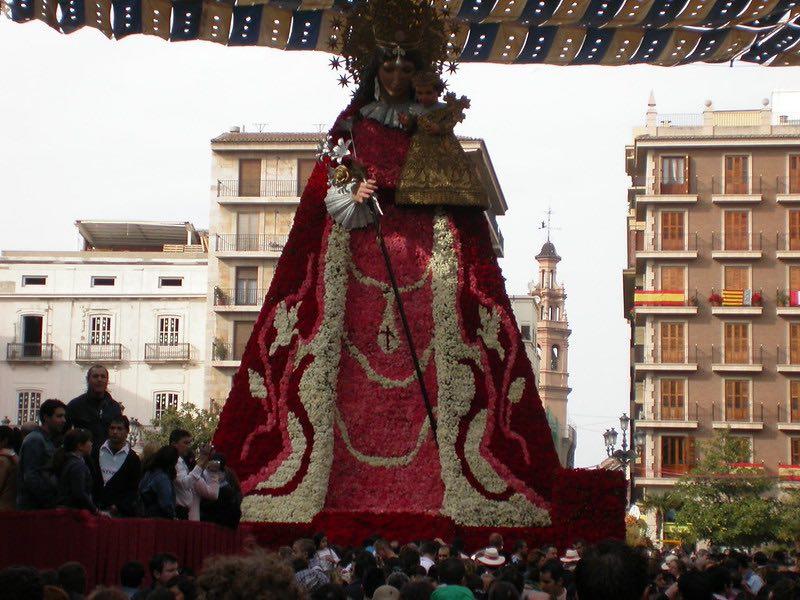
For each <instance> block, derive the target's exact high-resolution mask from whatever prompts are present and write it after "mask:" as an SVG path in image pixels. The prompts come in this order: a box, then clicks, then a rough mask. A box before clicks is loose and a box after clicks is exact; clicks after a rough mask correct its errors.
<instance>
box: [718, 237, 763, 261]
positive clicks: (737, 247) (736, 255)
mask: <svg viewBox="0 0 800 600" xmlns="http://www.w3.org/2000/svg"><path fill="white" fill-rule="evenodd" d="M761 237H762V236H761V233H750V234H748V233H726V234H721V233H712V234H711V257H712V258H717V259H724V260H729V259H750V260H753V259H759V258H761V247H762V244H761Z"/></svg>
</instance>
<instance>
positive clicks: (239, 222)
mask: <svg viewBox="0 0 800 600" xmlns="http://www.w3.org/2000/svg"><path fill="white" fill-rule="evenodd" d="M236 249H237V250H258V213H248V212H241V213H237V215H236Z"/></svg>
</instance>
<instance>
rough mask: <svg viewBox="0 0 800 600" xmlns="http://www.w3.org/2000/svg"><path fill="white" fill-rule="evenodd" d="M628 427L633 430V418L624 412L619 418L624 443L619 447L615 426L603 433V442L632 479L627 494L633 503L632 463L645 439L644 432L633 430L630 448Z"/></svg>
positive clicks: (608, 451)
mask: <svg viewBox="0 0 800 600" xmlns="http://www.w3.org/2000/svg"><path fill="white" fill-rule="evenodd" d="M628 427H631V429H632V430H633V429H634V428H633V426H632V424H631V418H630V417H629V416H628V415H627V413H622V416H621V417H620V418H619V428H620V431H621V432H622V445H621V447H620V448H619V449H618V448H617V439H619V433H617V430H616V429H614V428H613V427H612V428H611V429H606V430H605V432H604V433H603V442H604V443H605V445H606V454H607V455H608V456H609V457H612V458H615V459H616V460H617V461H619V463H620V464H621V465H622V467H623V468H624V469H625V471H626V474H627V475H628V478H629V480H630V485H629V486H628V490H627V496H628V504H630V503H631V500H632V499H633V468H632V466H631V463H632V462H633V461H635V460H636V457H637V456H638V455H637V453H636V447H637V446H638V445H639V444H641V443H642V441H643V437H644V436H643V434H642V433H641V432H639V431H632V432H631V434H632V435H631V447H630V448H628Z"/></svg>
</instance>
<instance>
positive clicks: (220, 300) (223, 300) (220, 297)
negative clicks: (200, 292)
mask: <svg viewBox="0 0 800 600" xmlns="http://www.w3.org/2000/svg"><path fill="white" fill-rule="evenodd" d="M214 304H216V305H217V306H225V305H227V304H228V296H227V294H225V292H223V291H222V288H221V287H219V286H218V285H217V286H214Z"/></svg>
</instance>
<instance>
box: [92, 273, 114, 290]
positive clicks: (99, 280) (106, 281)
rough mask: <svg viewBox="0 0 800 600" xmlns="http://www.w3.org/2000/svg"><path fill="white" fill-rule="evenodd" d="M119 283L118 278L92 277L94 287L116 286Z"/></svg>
mask: <svg viewBox="0 0 800 600" xmlns="http://www.w3.org/2000/svg"><path fill="white" fill-rule="evenodd" d="M116 283H117V278H116V277H101V276H98V275H95V276H94V277H92V287H107V286H114V285H116Z"/></svg>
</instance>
